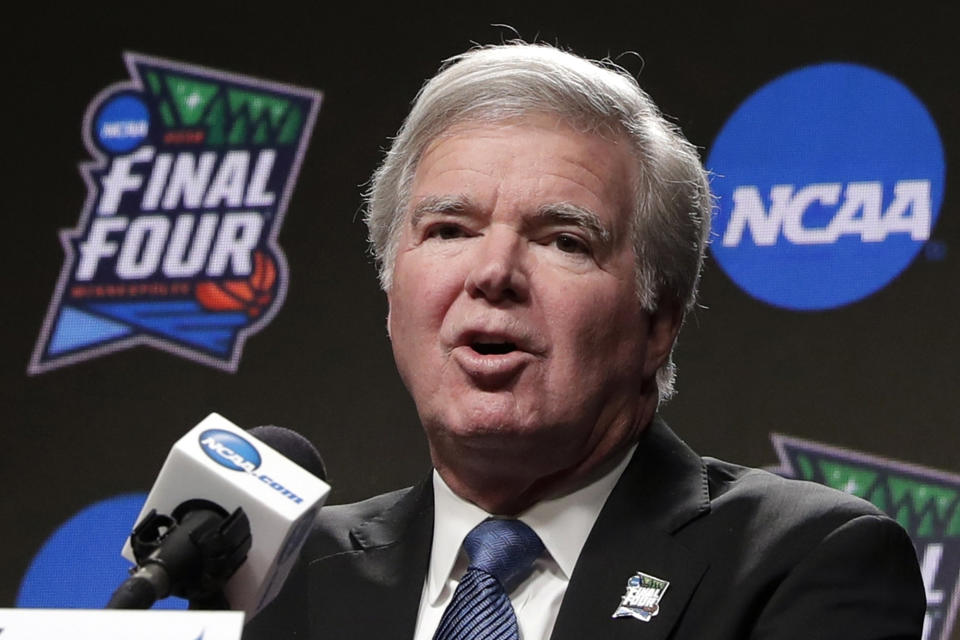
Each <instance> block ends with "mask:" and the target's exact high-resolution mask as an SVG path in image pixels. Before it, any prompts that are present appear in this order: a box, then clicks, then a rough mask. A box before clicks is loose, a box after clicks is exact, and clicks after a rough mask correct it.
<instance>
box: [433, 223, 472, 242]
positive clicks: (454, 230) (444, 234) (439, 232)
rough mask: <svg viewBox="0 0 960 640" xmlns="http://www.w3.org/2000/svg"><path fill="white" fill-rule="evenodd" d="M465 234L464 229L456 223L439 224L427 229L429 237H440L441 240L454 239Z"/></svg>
mask: <svg viewBox="0 0 960 640" xmlns="http://www.w3.org/2000/svg"><path fill="white" fill-rule="evenodd" d="M465 235H466V234H465V233H464V231H463V229H462V228H460V227H458V226H457V225H455V224H438V225H435V226H433V227H431V228H430V229H428V230H427V237H428V238H439V239H440V240H453V239H455V238H462V237H464V236H465Z"/></svg>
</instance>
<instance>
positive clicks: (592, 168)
mask: <svg viewBox="0 0 960 640" xmlns="http://www.w3.org/2000/svg"><path fill="white" fill-rule="evenodd" d="M530 132H535V133H536V134H537V135H534V136H533V138H538V137H539V138H540V139H541V140H542V142H543V144H542V145H541V146H542V148H543V151H544V153H543V155H542V156H541V157H542V158H544V159H547V160H550V159H556V158H551V156H550V154H557V155H558V156H559V155H562V157H563V159H564V160H565V161H567V162H570V163H575V164H578V165H581V166H583V167H585V168H587V170H588V171H589V172H590V173H592V174H594V175H596V176H597V177H598V178H599V179H600V180H601V181H602V182H603V184H601V185H596V186H598V187H601V188H604V189H605V190H607V191H609V192H616V195H615V196H613V197H616V199H617V200H618V201H619V202H620V203H622V205H623V207H624V214H625V215H628V216H629V215H631V214H632V211H633V209H634V203H635V201H636V194H637V191H636V188H637V184H638V177H639V176H638V174H639V172H640V161H639V158H638V156H637V152H636V150H635V149H634V147H633V143H632V139H631V138H630V137H629V136H628V135H627V134H626V132H624V131H623V130H622V129H621V128H618V127H615V126H614V125H612V124H607V123H602V122H601V123H596V122H593V123H592V124H588V123H587V122H581V121H580V120H576V119H573V118H571V117H568V116H566V115H564V114H557V113H553V112H532V113H524V114H523V115H519V116H510V117H503V116H502V114H500V117H498V114H480V115H478V116H476V117H471V118H463V119H458V120H456V121H455V122H453V123H452V124H450V125H449V126H447V127H446V128H444V129H443V130H441V131H439V132H437V133H436V134H435V135H433V136H431V137H430V138H428V139H426V140H425V142H424V143H423V144H422V145H421V146H420V147H419V148H418V149H417V150H416V153H415V155H414V156H413V157H412V158H411V162H410V163H409V164H408V165H407V170H406V172H405V175H404V176H403V180H402V184H401V192H400V198H399V204H400V207H399V209H398V211H399V213H400V215H401V217H404V218H406V217H407V216H409V215H410V211H411V207H412V206H413V205H415V204H416V203H412V202H411V196H412V193H413V188H414V184H415V183H416V182H417V180H418V178H420V177H422V176H423V173H424V171H423V169H424V166H425V164H426V165H428V166H432V165H433V164H434V161H435V160H436V156H437V154H436V153H435V152H436V151H437V150H438V148H442V151H441V153H442V154H446V155H447V156H448V157H447V158H446V160H448V161H449V160H453V161H455V162H456V161H459V162H460V163H461V164H463V163H466V164H469V163H471V162H476V158H475V157H472V156H471V157H469V158H468V157H462V155H463V153H464V150H469V149H471V148H472V144H471V143H473V142H475V141H478V142H479V141H483V140H488V141H489V140H492V139H495V138H501V139H505V138H509V137H511V136H514V135H520V134H524V133H530ZM527 137H528V138H529V137H531V136H527ZM558 140H559V143H558ZM502 147H503V149H504V152H505V153H517V150H516V148H515V147H511V146H510V145H509V144H507V145H502ZM523 151H528V150H527V149H523V150H521V153H520V155H530V154H523ZM458 154H459V155H460V156H461V157H458ZM425 160H426V162H425ZM517 168H518V169H519V170H523V169H525V168H526V167H525V166H523V165H520V166H519V167H517Z"/></svg>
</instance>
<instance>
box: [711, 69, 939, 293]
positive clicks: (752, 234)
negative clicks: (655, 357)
mask: <svg viewBox="0 0 960 640" xmlns="http://www.w3.org/2000/svg"><path fill="white" fill-rule="evenodd" d="M707 167H708V168H709V169H710V171H711V172H713V174H714V175H715V177H714V180H713V189H714V192H715V193H716V195H717V197H718V205H719V206H718V211H717V217H716V220H715V223H714V225H715V227H714V228H715V232H716V236H715V237H714V239H713V243H712V245H711V248H712V251H713V255H714V257H715V258H716V261H717V263H718V264H719V265H720V267H721V268H722V269H723V270H724V271H725V272H726V273H727V275H729V276H730V277H731V278H732V279H733V280H734V281H735V282H736V283H737V284H738V285H739V286H740V287H741V288H742V289H743V290H744V291H746V292H747V293H748V294H750V295H751V296H753V297H755V298H758V299H760V300H763V301H764V302H767V303H769V304H772V305H775V306H778V307H784V308H788V309H797V310H819V309H830V308H834V307H839V306H842V305H845V304H849V303H851V302H854V301H856V300H860V299H862V298H864V297H866V296H868V295H870V294H872V293H874V292H876V291H878V290H880V289H881V288H883V287H884V286H886V285H887V284H888V283H889V282H890V281H891V280H893V279H894V278H895V277H896V276H897V275H898V274H899V273H900V272H901V271H903V270H904V269H905V268H906V267H907V266H908V265H909V264H910V262H911V261H912V260H913V259H914V258H915V257H916V255H917V253H918V252H919V251H920V250H921V249H922V247H923V245H924V243H925V242H926V241H927V240H928V239H929V237H930V230H931V229H932V228H933V225H934V224H935V223H936V219H937V215H938V214H939V210H940V205H941V203H942V201H943V191H944V182H945V175H944V174H945V165H944V153H943V145H942V143H941V141H940V136H939V134H938V132H937V127H936V125H935V124H934V122H933V119H932V118H931V117H930V114H929V113H928V112H927V110H926V108H925V107H924V105H923V104H922V103H921V102H920V101H919V100H918V99H917V98H916V96H914V95H913V94H912V93H911V92H910V90H909V89H907V88H906V87H905V86H903V85H902V84H901V83H899V82H898V81H897V80H895V79H894V78H892V77H890V76H888V75H885V74H883V73H880V72H878V71H875V70H873V69H869V68H866V67H863V66H860V65H855V64H843V63H830V64H821V65H816V66H811V67H805V68H802V69H799V70H797V71H793V72H791V73H788V74H786V75H784V76H781V77H780V78H778V79H776V80H774V81H773V82H771V83H769V84H767V85H765V86H764V87H762V88H760V89H759V90H758V91H756V92H755V93H754V94H753V95H752V96H750V97H749V98H748V99H747V100H746V101H745V102H744V103H743V104H742V105H740V107H739V108H738V109H737V110H736V112H735V113H734V114H733V115H732V116H731V117H730V119H729V120H728V121H727V123H726V124H725V125H724V127H723V129H722V130H721V131H720V134H719V136H717V139H716V141H715V142H714V144H713V147H712V148H711V150H710V154H709V156H708V158H707Z"/></svg>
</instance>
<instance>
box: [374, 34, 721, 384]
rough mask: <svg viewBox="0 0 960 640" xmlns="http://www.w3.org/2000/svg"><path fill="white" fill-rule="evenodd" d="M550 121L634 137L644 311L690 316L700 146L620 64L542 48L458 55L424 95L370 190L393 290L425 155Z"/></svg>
mask: <svg viewBox="0 0 960 640" xmlns="http://www.w3.org/2000/svg"><path fill="white" fill-rule="evenodd" d="M534 114H549V115H553V116H557V117H559V118H560V119H561V120H563V121H564V122H566V123H568V124H570V125H571V126H574V127H576V128H578V129H579V130H582V131H585V132H590V133H597V134H599V135H612V136H626V138H627V139H628V140H629V141H630V143H631V145H632V150H633V155H634V157H635V158H636V161H637V166H638V169H639V171H638V175H639V176H640V177H639V180H638V184H637V185H635V187H634V188H635V194H636V207H635V210H634V216H633V221H632V225H631V227H632V236H633V247H634V252H635V255H636V285H637V295H638V297H639V299H640V303H641V305H642V306H643V308H644V309H646V310H647V311H651V312H652V311H655V310H656V309H657V308H658V306H659V305H661V304H663V303H664V302H669V303H670V304H674V305H680V306H681V308H682V311H683V313H686V312H687V311H689V310H690V309H691V308H692V307H693V305H694V304H695V302H696V290H697V284H698V281H699V278H700V270H701V267H702V265H703V254H704V251H705V248H706V244H707V238H708V236H709V232H710V215H711V210H712V198H711V195H710V187H709V183H708V177H707V173H706V171H704V169H703V167H702V166H701V164H700V158H699V156H698V154H697V151H696V148H695V147H694V146H693V145H692V144H690V142H688V141H687V140H686V138H684V137H683V134H681V133H680V131H679V130H678V129H677V128H676V127H675V126H674V125H672V124H671V123H669V122H667V121H666V120H665V119H664V118H663V116H662V115H661V113H660V111H659V109H658V108H657V106H656V105H655V104H654V103H653V101H652V100H651V99H650V97H649V96H648V95H647V94H646V93H645V92H644V91H643V90H642V89H641V88H640V86H639V85H638V84H637V82H636V80H635V79H634V78H633V77H632V76H630V75H629V74H627V73H626V72H625V71H623V70H622V69H620V68H619V67H616V66H614V65H613V64H611V63H606V62H593V61H590V60H587V59H584V58H581V57H579V56H577V55H574V54H572V53H567V52H564V51H561V50H559V49H557V48H554V47H551V46H548V45H543V44H526V43H511V44H505V45H498V46H490V47H481V48H477V49H473V50H471V51H468V52H466V53H463V54H461V55H458V56H455V57H453V58H450V59H449V60H447V61H446V62H445V63H444V66H443V67H442V68H441V70H440V72H439V73H438V74H437V75H435V76H434V77H433V78H431V79H430V80H428V81H427V82H426V84H424V86H423V88H421V89H420V92H419V94H417V97H416V99H415V100H414V103H413V108H412V109H411V111H410V114H409V115H408V116H407V119H406V120H405V121H404V123H403V126H402V127H401V128H400V131H399V132H398V134H397V137H396V138H394V140H393V144H392V145H391V147H390V149H389V150H388V151H387V153H386V156H385V158H384V160H383V163H382V164H381V165H380V167H379V168H378V169H377V170H376V172H375V173H374V174H373V178H372V180H371V187H370V190H369V192H368V193H367V212H366V218H365V219H366V223H367V228H368V230H369V240H370V245H371V249H372V251H373V254H374V257H375V258H376V261H377V266H378V269H379V273H380V285H381V287H383V289H384V290H388V289H389V288H390V285H391V281H392V277H393V266H394V260H395V258H396V252H397V243H398V241H399V235H400V233H399V232H400V228H401V227H400V225H401V224H402V222H403V220H404V219H405V211H406V208H407V205H408V200H409V197H410V189H411V185H412V183H413V178H414V174H415V173H416V170H417V165H418V163H419V161H420V157H421V156H422V154H423V152H424V150H425V149H426V148H427V146H428V145H429V144H430V143H431V142H432V141H434V140H435V139H436V138H437V137H438V136H440V135H441V134H443V133H444V132H445V131H447V130H448V129H449V128H450V127H452V126H454V125H457V124H461V123H466V122H500V121H504V120H508V119H515V118H522V117H524V116H530V115H534ZM675 377H676V367H675V366H674V364H673V359H672V357H670V358H669V359H668V361H667V362H666V363H665V364H664V365H663V367H661V369H660V370H659V371H658V372H657V378H656V383H657V389H658V393H659V396H660V399H661V400H665V399H667V398H669V397H670V396H672V395H673V393H674V380H675Z"/></svg>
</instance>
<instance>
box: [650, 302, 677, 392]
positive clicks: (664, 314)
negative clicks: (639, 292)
mask: <svg viewBox="0 0 960 640" xmlns="http://www.w3.org/2000/svg"><path fill="white" fill-rule="evenodd" d="M682 324H683V306H682V305H681V304H680V303H678V302H675V301H667V300H661V301H660V303H659V305H658V306H657V309H656V311H653V312H652V313H650V314H649V316H648V324H647V357H646V362H645V363H644V368H643V373H644V377H648V378H652V377H653V376H654V375H656V373H657V370H658V369H660V367H662V366H663V365H664V363H666V361H667V359H668V358H669V357H670V352H671V351H672V350H673V343H674V342H676V340H677V334H679V333H680V326H681V325H682Z"/></svg>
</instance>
